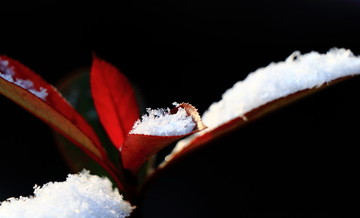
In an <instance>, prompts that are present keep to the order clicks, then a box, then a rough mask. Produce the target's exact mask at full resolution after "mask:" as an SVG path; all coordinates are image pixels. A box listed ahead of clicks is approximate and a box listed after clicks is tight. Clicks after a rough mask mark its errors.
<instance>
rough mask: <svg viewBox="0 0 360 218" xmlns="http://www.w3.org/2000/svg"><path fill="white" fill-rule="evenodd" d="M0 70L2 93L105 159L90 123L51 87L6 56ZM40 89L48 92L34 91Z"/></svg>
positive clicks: (0, 61) (1, 60)
mask: <svg viewBox="0 0 360 218" xmlns="http://www.w3.org/2000/svg"><path fill="white" fill-rule="evenodd" d="M0 73H1V75H0V93H1V94H3V95H5V96H6V97H8V98H10V99H11V100H12V101H14V102H15V103H17V104H19V105H20V106H22V107H23V108H25V109H26V110H28V111H30V112H31V113H32V114H34V115H35V116H37V117H38V118H40V119H42V120H43V121H45V122H46V123H47V124H49V125H50V126H52V127H53V128H54V129H56V130H57V131H59V132H60V133H62V134H63V135H64V136H66V137H67V138H68V139H70V140H71V141H73V142H74V143H76V144H77V145H78V146H79V147H80V148H81V149H83V150H84V151H85V152H86V153H88V154H89V155H91V156H92V157H93V158H95V159H97V160H104V157H105V153H104V150H103V148H102V146H101V144H100V141H99V139H98V137H97V136H96V134H95V132H94V131H93V129H92V128H91V126H89V125H88V124H87V122H86V121H85V120H84V119H83V118H82V117H81V116H80V115H79V114H78V113H77V112H76V111H75V110H74V109H73V108H72V106H71V105H70V104H69V103H68V102H67V101H66V100H65V99H64V98H63V97H62V96H61V94H60V93H59V92H58V91H57V90H56V89H55V88H54V87H53V86H51V85H50V84H48V83H47V82H46V81H45V80H44V79H42V78H41V77H40V76H39V75H37V74H36V73H35V72H33V71H31V70H30V69H29V68H27V67H26V66H24V65H22V64H21V63H20V62H18V61H15V60H13V59H10V58H8V57H5V56H0ZM40 90H43V93H44V92H45V93H47V95H43V96H40V97H38V96H37V95H35V94H33V93H34V92H35V93H36V92H39V91H40ZM45 90H46V91H45Z"/></svg>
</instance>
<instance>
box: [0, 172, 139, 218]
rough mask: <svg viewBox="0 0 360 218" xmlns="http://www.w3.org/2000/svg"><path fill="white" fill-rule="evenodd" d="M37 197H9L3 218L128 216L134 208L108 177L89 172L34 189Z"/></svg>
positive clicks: (1, 211)
mask: <svg viewBox="0 0 360 218" xmlns="http://www.w3.org/2000/svg"><path fill="white" fill-rule="evenodd" d="M34 189H35V190H34V197H20V198H18V199H15V198H10V199H8V200H7V201H4V202H2V203H1V204H0V217H1V218H2V217H7V218H15V217H19V218H20V217H69V218H70V217H71V218H72V217H74V218H80V217H81V218H89V217H109V218H110V217H119V218H122V217H127V216H129V215H130V213H131V211H132V210H133V207H131V205H130V204H129V203H128V202H126V201H124V200H123V198H122V196H121V195H120V194H119V192H118V190H117V189H113V188H112V183H111V182H110V180H109V179H107V178H100V177H98V176H94V175H90V174H89V172H88V171H83V172H81V173H79V174H75V175H68V177H67V179H66V181H65V182H50V183H47V184H45V185H44V186H42V187H38V186H35V187H34Z"/></svg>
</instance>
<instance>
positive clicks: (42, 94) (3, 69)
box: [0, 59, 48, 100]
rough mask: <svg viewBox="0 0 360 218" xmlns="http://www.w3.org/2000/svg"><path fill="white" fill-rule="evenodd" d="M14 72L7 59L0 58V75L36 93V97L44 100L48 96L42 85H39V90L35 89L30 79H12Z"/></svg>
mask: <svg viewBox="0 0 360 218" xmlns="http://www.w3.org/2000/svg"><path fill="white" fill-rule="evenodd" d="M14 76H15V72H14V69H13V68H12V67H10V66H9V62H8V61H7V60H1V59H0V77H1V78H3V79H5V80H7V81H9V82H11V83H14V84H16V85H18V86H20V87H22V88H24V89H26V90H28V91H29V92H31V93H32V94H34V95H36V96H37V97H39V98H41V99H42V100H45V99H46V97H47V96H48V93H47V90H46V89H45V88H43V87H40V89H39V90H36V89H35V87H34V83H33V82H32V81H30V80H23V79H19V78H16V79H14Z"/></svg>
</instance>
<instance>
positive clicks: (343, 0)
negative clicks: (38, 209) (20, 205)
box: [0, 0, 360, 217]
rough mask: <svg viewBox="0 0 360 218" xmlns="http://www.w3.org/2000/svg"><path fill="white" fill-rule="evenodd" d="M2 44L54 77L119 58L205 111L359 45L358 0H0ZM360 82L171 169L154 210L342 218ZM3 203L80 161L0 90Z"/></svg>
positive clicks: (163, 101) (150, 95) (154, 193)
mask: <svg viewBox="0 0 360 218" xmlns="http://www.w3.org/2000/svg"><path fill="white" fill-rule="evenodd" d="M0 19H1V20H0V24H1V28H0V31H1V33H0V53H1V54H5V55H7V56H9V57H12V58H14V59H17V60H19V61H21V62H22V63H24V64H25V65H27V66H29V67H30V68H31V69H33V70H34V71H36V72H37V73H39V74H40V75H42V76H43V77H44V78H45V79H46V80H47V81H49V82H50V83H52V84H56V83H58V82H59V81H60V80H61V79H62V78H64V77H65V76H66V75H69V74H70V73H71V72H73V71H75V70H76V69H79V68H82V67H89V66H90V65H91V57H92V52H93V51H94V52H96V54H97V55H98V56H100V57H102V58H103V59H105V60H107V61H109V62H111V63H113V64H114V65H116V66H117V67H119V68H120V69H121V71H122V72H123V73H125V74H126V76H128V78H129V79H130V80H131V81H132V82H133V84H134V86H135V87H136V88H138V89H139V90H140V92H141V93H142V98H143V100H144V105H146V106H147V107H152V108H157V107H170V106H171V103H172V102H173V101H177V102H183V101H185V102H190V103H192V104H193V105H195V106H196V107H197V108H198V109H199V111H200V112H201V113H202V112H203V111H204V110H205V109H206V108H207V107H208V106H209V105H210V104H211V103H212V102H214V101H217V100H219V99H220V97H221V94H222V93H223V92H224V91H225V90H226V89H228V88H229V87H231V86H232V85H233V84H234V83H235V82H236V81H238V80H241V79H243V78H244V77H245V76H246V75H247V74H248V73H249V72H252V71H254V70H255V69H257V68H259V67H263V66H266V65H268V64H269V63H270V62H277V61H282V60H284V59H285V58H286V57H287V56H289V55H290V54H291V53H292V52H293V51H295V50H299V51H301V52H302V53H306V52H310V51H312V50H314V51H319V52H326V51H328V50H329V49H330V48H333V47H344V48H349V49H351V50H352V51H353V52H354V53H355V54H360V40H359V39H360V30H359V26H360V25H359V24H360V1H356V0H323V1H314V0H305V1H290V0H289V1H283V0H282V1H265V0H263V1H199V0H192V1H161V0H158V1H118V2H116V3H114V2H109V1H101V2H93V1H84V2H83V3H79V2H77V3H76V4H75V3H73V2H71V3H70V2H69V3H67V2H64V1H44V2H42V1H31V3H30V2H28V3H23V2H18V1H11V2H7V3H5V2H4V3H3V2H2V3H1V11H0ZM359 85H360V80H359V79H354V80H352V81H349V82H345V83H342V84H340V85H338V86H336V87H333V88H331V89H329V90H326V91H324V92H321V93H319V94H316V95H314V96H312V97H309V98H306V99H305V100H302V101H299V102H297V103H295V104H292V105H291V106H289V107H286V108H284V109H282V110H280V111H278V112H276V113H274V114H272V115H271V116H268V117H265V118H264V119H262V120H261V121H257V122H255V123H253V124H250V125H249V126H247V127H246V128H243V129H241V130H238V131H237V132H235V133H233V134H231V135H228V136H226V137H224V138H223V139H221V140H219V141H216V142H214V143H213V144H212V145H209V146H208V147H207V148H205V149H202V150H201V151H199V152H197V153H194V154H193V155H192V156H189V157H188V158H186V159H184V160H183V161H182V162H180V163H179V164H178V165H176V166H174V167H173V168H171V170H169V171H167V172H164V174H162V175H160V176H159V178H158V180H156V182H154V183H152V184H151V185H150V186H149V190H148V192H146V195H145V197H144V202H142V204H140V205H142V206H140V207H139V208H140V209H139V211H141V213H144V214H145V215H144V217H271V216H275V217H322V216H323V217H331V216H333V217H336V216H340V217H341V216H343V215H344V213H350V212H351V210H352V209H354V208H355V207H353V206H354V202H353V201H352V197H354V196H358V191H357V189H356V186H357V185H356V184H358V183H357V181H356V180H355V177H354V175H356V174H357V173H358V170H357V168H356V164H358V161H357V158H356V152H355V149H356V146H357V145H358V141H356V140H357V139H356V136H357V135H358V132H357V131H356V130H357V129H358V122H359V121H360V117H359V116H358V111H359V109H360V107H359V106H358V105H357V102H358V99H359V98H358V93H359V92H360V87H359ZM0 105H1V114H2V118H1V137H2V140H1V142H0V143H1V144H0V146H1V151H0V170H1V171H0V172H1V174H0V176H1V179H0V199H1V200H3V199H6V198H8V197H13V196H15V197H17V196H19V195H28V194H30V193H31V192H32V187H33V185H34V184H38V185H41V184H44V183H46V182H48V181H62V180H64V179H65V177H66V175H67V174H68V173H69V172H70V170H69V169H68V168H67V167H66V165H65V163H64V161H63V160H62V158H61V156H60V154H59V152H58V151H57V149H56V146H55V144H54V140H53V138H52V134H51V131H50V130H49V129H48V127H47V126H46V125H45V124H43V123H42V122H41V121H39V120H37V119H36V118H34V117H33V116H31V115H30V114H29V113H27V112H26V111H24V110H23V109H21V108H20V107H18V106H17V105H15V104H13V103H12V102H11V101H9V100H7V99H6V98H4V97H2V96H1V97H0Z"/></svg>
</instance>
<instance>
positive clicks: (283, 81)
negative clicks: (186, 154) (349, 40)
mask: <svg viewBox="0 0 360 218" xmlns="http://www.w3.org/2000/svg"><path fill="white" fill-rule="evenodd" d="M356 74H360V57H359V56H354V55H353V53H352V52H351V51H350V50H347V49H336V48H335V49H331V50H330V51H328V52H327V53H326V54H319V53H318V52H310V53H307V54H304V55H301V53H300V52H298V51H296V52H294V53H293V54H292V55H290V56H289V57H288V58H287V59H286V60H285V61H283V62H279V63H271V64H270V65H268V66H267V67H265V68H260V69H258V70H256V71H255V72H253V73H250V74H249V75H248V76H247V78H246V79H245V80H243V81H239V82H237V83H235V85H234V86H233V87H232V88H230V89H228V90H227V91H226V92H225V93H224V94H223V95H222V99H221V100H220V101H218V102H215V103H213V104H212V105H211V106H210V107H209V108H208V110H207V111H206V112H205V113H204V114H203V116H202V120H203V122H204V124H205V125H206V126H208V129H207V130H205V131H202V132H200V133H199V134H203V133H204V132H207V131H211V130H212V129H214V128H216V127H218V126H220V125H222V124H224V123H226V122H227V121H230V120H232V119H234V118H236V117H242V116H244V114H246V113H247V112H249V111H251V110H253V109H255V108H257V107H260V106H262V105H264V104H266V103H268V102H271V101H273V100H275V99H278V98H281V97H285V96H287V95H290V94H292V93H295V92H297V91H300V90H304V89H310V88H315V87H318V86H321V85H322V84H324V83H327V82H331V81H332V80H335V79H338V78H341V77H345V76H351V75H356ZM192 137H193V138H194V137H196V136H192ZM191 140H192V138H191V137H188V138H186V139H184V140H182V141H180V142H179V143H178V145H177V146H176V148H175V150H174V152H177V151H179V150H181V149H182V147H184V146H186V145H187V144H188V143H189V142H190V141H191Z"/></svg>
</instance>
